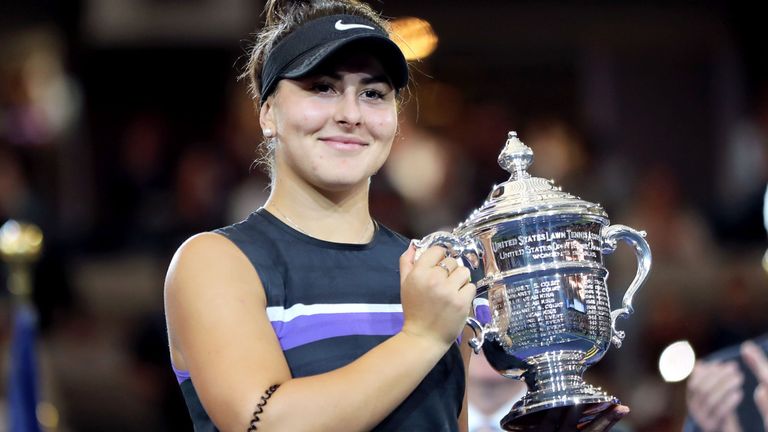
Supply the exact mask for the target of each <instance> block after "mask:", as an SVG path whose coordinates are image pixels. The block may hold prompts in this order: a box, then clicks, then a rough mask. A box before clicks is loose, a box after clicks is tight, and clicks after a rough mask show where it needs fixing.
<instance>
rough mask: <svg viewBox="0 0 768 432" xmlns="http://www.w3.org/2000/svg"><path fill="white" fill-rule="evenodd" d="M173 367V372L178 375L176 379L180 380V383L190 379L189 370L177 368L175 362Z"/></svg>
mask: <svg viewBox="0 0 768 432" xmlns="http://www.w3.org/2000/svg"><path fill="white" fill-rule="evenodd" d="M171 368H172V369H173V373H174V374H175V375H176V381H178V382H179V384H181V383H183V382H184V381H186V380H188V379H189V371H185V370H181V369H176V366H174V365H173V363H171Z"/></svg>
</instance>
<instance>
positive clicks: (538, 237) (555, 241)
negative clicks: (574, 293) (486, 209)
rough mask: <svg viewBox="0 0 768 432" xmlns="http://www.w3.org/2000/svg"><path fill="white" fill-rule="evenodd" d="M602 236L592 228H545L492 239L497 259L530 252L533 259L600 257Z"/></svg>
mask: <svg viewBox="0 0 768 432" xmlns="http://www.w3.org/2000/svg"><path fill="white" fill-rule="evenodd" d="M600 242H601V237H600V235H599V234H597V233H594V232H592V231H573V230H571V229H566V230H563V231H544V232H540V233H534V234H525V235H518V236H516V237H513V238H509V239H503V240H498V241H492V242H491V246H492V248H493V252H494V254H495V255H496V257H497V259H499V260H503V259H509V258H516V257H520V256H523V255H529V256H530V257H531V258H533V259H543V258H558V257H559V258H565V259H566V260H568V259H569V258H570V259H572V260H583V259H585V258H587V259H588V258H596V257H597V253H598V252H600Z"/></svg>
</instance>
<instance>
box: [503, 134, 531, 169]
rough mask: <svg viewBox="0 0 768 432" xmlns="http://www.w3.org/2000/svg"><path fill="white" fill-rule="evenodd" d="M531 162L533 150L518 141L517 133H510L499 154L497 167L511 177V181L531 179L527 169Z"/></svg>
mask: <svg viewBox="0 0 768 432" xmlns="http://www.w3.org/2000/svg"><path fill="white" fill-rule="evenodd" d="M532 162H533V150H531V148H530V147H528V146H527V145H525V144H523V142H522V141H520V138H518V137H517V132H515V131H510V132H509V133H508V134H507V143H506V144H505V145H504V149H502V150H501V153H500V154H499V165H500V166H501V167H502V168H504V169H505V170H506V171H507V172H509V173H510V174H511V175H512V177H511V180H522V179H526V178H530V177H531V175H530V174H528V171H527V169H528V167H529V166H530V165H531V163H532Z"/></svg>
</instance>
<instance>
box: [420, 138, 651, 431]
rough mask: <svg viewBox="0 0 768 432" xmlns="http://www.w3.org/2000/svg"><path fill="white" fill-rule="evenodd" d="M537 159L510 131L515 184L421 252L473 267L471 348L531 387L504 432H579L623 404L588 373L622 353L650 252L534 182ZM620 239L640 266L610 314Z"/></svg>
mask: <svg viewBox="0 0 768 432" xmlns="http://www.w3.org/2000/svg"><path fill="white" fill-rule="evenodd" d="M532 160H533V152H532V150H531V149H530V148H529V147H527V146H525V145H524V144H523V143H522V142H521V141H520V140H519V139H518V138H517V135H516V134H515V133H514V132H510V133H509V136H508V139H507V142H506V145H505V146H504V149H503V150H502V152H501V154H500V156H499V164H500V165H501V166H502V167H503V168H504V169H506V170H507V171H509V172H510V174H511V177H510V179H509V180H508V181H507V182H504V183H502V184H500V185H497V186H495V187H494V188H493V190H492V192H491V194H490V196H489V197H488V199H487V200H486V202H485V203H484V204H483V205H482V206H481V207H480V208H479V209H477V210H475V211H474V212H473V213H472V214H471V215H470V216H469V218H468V219H467V220H466V221H464V222H463V223H461V224H460V225H459V226H458V227H457V228H456V229H454V230H453V232H451V233H448V232H437V233H433V234H430V235H428V236H426V237H425V238H423V239H422V240H420V241H417V242H416V246H417V248H418V250H419V251H422V250H424V249H425V248H427V247H429V246H432V245H441V246H443V247H446V248H447V249H448V250H449V253H450V254H451V255H452V256H454V257H457V258H461V259H462V260H463V261H464V262H465V263H466V265H467V266H468V267H469V268H470V270H471V273H472V280H473V282H474V283H475V284H476V285H477V288H478V294H477V297H476V298H475V300H474V304H473V306H474V317H469V318H468V319H467V325H469V326H470V327H471V328H472V329H473V330H474V332H475V337H474V338H472V339H471V340H470V341H469V344H470V345H471V346H472V348H473V349H474V351H475V353H479V351H480V350H481V349H482V351H483V353H484V355H485V356H486V358H487V359H488V362H489V363H490V364H491V366H492V367H493V368H494V369H496V370H497V371H498V372H499V373H500V374H502V375H504V376H505V377H508V378H513V379H518V380H523V381H524V382H525V383H526V385H527V386H528V392H527V393H526V395H525V396H524V397H523V398H522V399H521V400H520V401H518V402H517V403H515V404H514V406H513V407H512V409H511V411H510V412H509V414H507V416H505V417H504V418H503V419H502V420H501V423H500V424H501V426H502V428H503V429H505V430H510V431H519V430H547V429H548V427H547V425H548V424H549V425H550V426H551V429H552V430H555V429H556V428H557V427H558V426H559V425H561V424H563V423H564V422H565V423H566V424H573V427H574V429H576V428H578V427H579V425H583V424H587V423H589V422H590V421H591V420H592V419H594V418H595V417H596V416H598V415H599V414H600V413H602V412H604V411H605V410H607V409H610V408H612V407H613V406H615V405H616V404H618V403H619V400H618V399H617V398H615V397H614V396H611V395H609V394H607V393H605V392H604V391H602V390H601V389H600V388H597V387H594V386H592V385H590V384H587V383H586V382H585V381H584V379H583V374H584V371H585V370H586V369H587V368H588V367H589V366H590V365H592V364H594V363H596V362H597V361H599V360H600V359H601V358H602V357H603V355H605V353H606V352H607V351H608V348H609V346H610V343H611V342H613V343H614V345H616V346H617V347H620V346H621V342H622V340H623V339H624V332H622V331H620V330H618V329H617V328H616V320H617V319H618V318H625V317H627V316H628V315H629V314H631V313H632V299H633V296H634V294H635V292H636V291H637V290H638V289H639V288H640V286H641V285H642V284H643V282H644V281H645V279H646V277H647V276H648V272H649V270H650V264H651V252H650V248H649V246H648V243H647V242H646V241H645V238H644V237H645V233H644V232H641V231H636V230H634V229H632V228H629V227H626V226H623V225H610V221H609V219H608V216H607V214H606V213H605V211H604V210H603V209H602V207H601V206H600V205H599V204H594V203H590V202H588V201H584V200H581V199H580V198H578V197H575V196H573V195H570V194H567V193H565V192H563V191H562V190H561V189H560V188H559V187H556V186H554V184H553V182H552V181H550V180H545V179H541V178H536V177H532V176H531V175H530V174H528V172H527V171H526V170H527V168H528V166H529V165H530V163H531V162H532ZM619 241H624V242H626V243H628V244H630V245H632V246H633V247H634V250H635V253H636V256H637V263H638V265H637V273H636V275H635V278H634V280H633V281H632V283H631V284H630V286H629V288H628V289H627V291H626V293H625V294H624V297H623V301H622V307H621V308H619V309H617V310H614V311H611V306H610V301H609V297H608V288H607V285H606V279H607V277H608V271H607V270H606V268H605V267H604V265H603V256H604V255H607V254H610V253H612V252H613V251H614V250H615V249H616V247H617V245H618V242H619Z"/></svg>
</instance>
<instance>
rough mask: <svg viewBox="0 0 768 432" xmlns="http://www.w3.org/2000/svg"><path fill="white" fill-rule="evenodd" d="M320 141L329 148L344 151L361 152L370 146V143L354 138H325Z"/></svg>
mask: <svg viewBox="0 0 768 432" xmlns="http://www.w3.org/2000/svg"><path fill="white" fill-rule="evenodd" d="M320 141H322V142H324V143H325V144H326V145H328V146H329V147H332V148H334V149H337V150H342V151H351V150H359V149H361V148H363V147H367V146H368V143H366V142H365V141H363V140H361V139H359V138H352V137H336V136H334V137H325V138H320Z"/></svg>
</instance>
